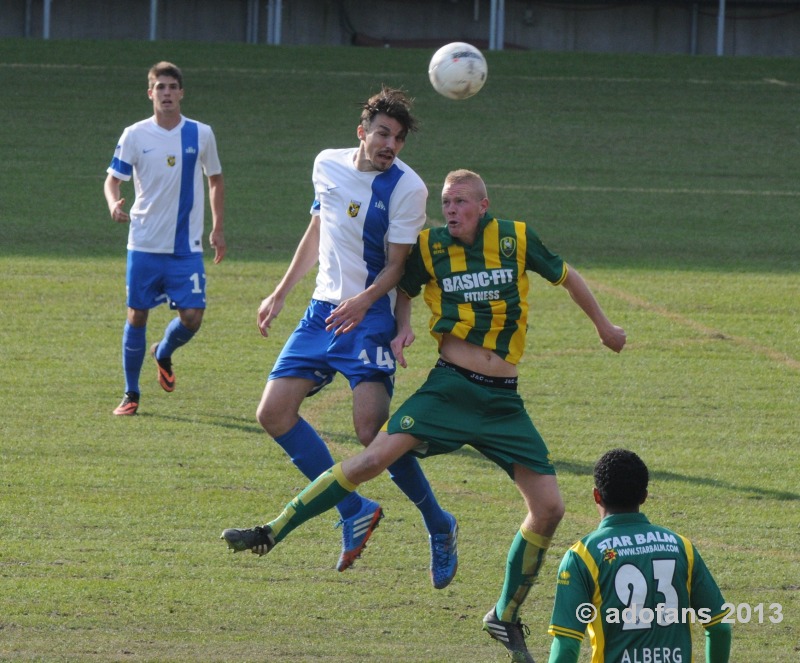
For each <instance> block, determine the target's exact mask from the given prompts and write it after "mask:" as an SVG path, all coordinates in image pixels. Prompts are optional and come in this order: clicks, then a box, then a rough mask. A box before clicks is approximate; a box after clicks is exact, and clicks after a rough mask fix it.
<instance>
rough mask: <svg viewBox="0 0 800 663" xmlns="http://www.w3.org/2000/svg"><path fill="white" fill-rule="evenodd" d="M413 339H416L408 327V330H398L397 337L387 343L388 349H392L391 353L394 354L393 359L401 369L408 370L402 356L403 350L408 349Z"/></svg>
mask: <svg viewBox="0 0 800 663" xmlns="http://www.w3.org/2000/svg"><path fill="white" fill-rule="evenodd" d="M414 339H416V336H415V335H414V332H413V331H412V330H411V328H410V327H409V328H408V329H398V330H397V336H395V337H394V338H393V339H392V341H391V343H389V345H390V347H391V348H392V352H393V353H394V358H395V359H396V360H397V363H398V364H400V365H401V366H402V367H403V368H408V364H407V363H406V358H405V356H404V355H403V350H404V349H405V348H407V347H409V346H410V345H411V344H412V343H413V342H414Z"/></svg>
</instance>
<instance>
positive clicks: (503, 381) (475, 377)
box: [436, 358, 518, 391]
mask: <svg viewBox="0 0 800 663" xmlns="http://www.w3.org/2000/svg"><path fill="white" fill-rule="evenodd" d="M436 368H446V369H448V370H450V371H455V372H456V373H460V374H461V375H463V376H464V377H465V378H467V380H469V381H470V382H474V383H475V384H479V385H482V386H484V387H494V388H496V389H511V390H512V391H516V390H517V382H518V378H516V377H513V378H501V377H492V376H491V375H483V374H482V373H476V372H475V371H470V370H469V369H467V368H462V367H461V366H458V365H456V364H452V363H450V362H449V361H445V360H444V359H441V358H440V359H439V360H438V361H437V362H436Z"/></svg>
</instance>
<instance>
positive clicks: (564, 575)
mask: <svg viewBox="0 0 800 663" xmlns="http://www.w3.org/2000/svg"><path fill="white" fill-rule="evenodd" d="M569 577H570V576H569V571H567V570H566V569H565V570H564V571H562V572H561V573H559V574H558V580H557V581H556V582H557V583H558V584H559V585H569Z"/></svg>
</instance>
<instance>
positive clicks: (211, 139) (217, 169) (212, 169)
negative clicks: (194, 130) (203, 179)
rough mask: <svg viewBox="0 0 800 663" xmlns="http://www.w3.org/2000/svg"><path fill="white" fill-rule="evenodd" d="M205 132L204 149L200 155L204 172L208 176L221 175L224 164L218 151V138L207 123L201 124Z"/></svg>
mask: <svg viewBox="0 0 800 663" xmlns="http://www.w3.org/2000/svg"><path fill="white" fill-rule="evenodd" d="M200 127H201V131H202V132H203V146H204V147H203V150H202V153H201V155H200V163H202V164H203V172H204V173H205V174H206V176H207V177H210V176H211V175H219V174H220V173H221V172H222V164H221V163H220V161H219V154H218V153H217V139H216V137H215V136H214V132H213V131H212V129H211V127H209V126H208V125H207V124H201V125H200Z"/></svg>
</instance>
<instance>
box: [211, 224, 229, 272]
mask: <svg viewBox="0 0 800 663" xmlns="http://www.w3.org/2000/svg"><path fill="white" fill-rule="evenodd" d="M208 243H209V244H210V245H211V247H212V248H213V249H214V264H215V265H216V264H218V263H219V262H221V261H222V259H223V258H224V257H225V253H226V252H227V250H228V245H227V244H225V235H224V233H223V232H222V231H221V230H212V231H211V234H210V235H209V236H208Z"/></svg>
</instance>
